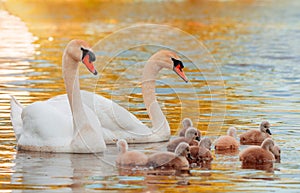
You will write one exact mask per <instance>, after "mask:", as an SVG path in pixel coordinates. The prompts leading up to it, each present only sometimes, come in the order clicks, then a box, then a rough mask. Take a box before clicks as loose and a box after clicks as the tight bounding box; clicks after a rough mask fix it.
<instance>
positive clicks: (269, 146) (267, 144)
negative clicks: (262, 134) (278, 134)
mask: <svg viewBox="0 0 300 193" xmlns="http://www.w3.org/2000/svg"><path fill="white" fill-rule="evenodd" d="M274 146H275V143H274V141H273V140H272V139H271V138H266V139H265V140H264V141H263V142H262V144H261V147H262V148H263V149H265V150H268V151H271V152H273V149H274Z"/></svg>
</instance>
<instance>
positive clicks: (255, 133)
mask: <svg viewBox="0 0 300 193" xmlns="http://www.w3.org/2000/svg"><path fill="white" fill-rule="evenodd" d="M271 135H272V134H271V131H270V123H269V122H268V121H263V122H261V124H260V130H254V129H251V130H249V131H247V132H246V133H243V134H241V135H240V143H241V145H260V144H261V143H262V142H263V141H264V140H265V139H266V138H270V137H271Z"/></svg>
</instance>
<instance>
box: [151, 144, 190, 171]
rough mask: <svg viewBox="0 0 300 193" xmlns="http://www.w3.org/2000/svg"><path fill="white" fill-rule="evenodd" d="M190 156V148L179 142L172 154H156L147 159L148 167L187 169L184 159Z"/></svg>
mask: <svg viewBox="0 0 300 193" xmlns="http://www.w3.org/2000/svg"><path fill="white" fill-rule="evenodd" d="M189 156H190V146H189V144H188V143H186V142H181V143H179V145H178V146H177V147H176V149H175V153H174V152H157V153H154V154H152V155H150V156H149V157H148V163H147V166H148V167H153V168H158V169H188V168H189V162H188V160H187V159H186V157H189Z"/></svg>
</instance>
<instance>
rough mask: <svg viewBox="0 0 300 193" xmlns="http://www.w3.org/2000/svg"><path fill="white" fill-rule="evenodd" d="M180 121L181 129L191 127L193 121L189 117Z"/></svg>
mask: <svg viewBox="0 0 300 193" xmlns="http://www.w3.org/2000/svg"><path fill="white" fill-rule="evenodd" d="M181 123H182V126H183V129H187V128H189V127H193V122H192V120H191V119H190V118H184V119H183V120H182V122H181Z"/></svg>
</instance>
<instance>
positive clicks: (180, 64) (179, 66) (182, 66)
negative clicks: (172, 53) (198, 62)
mask: <svg viewBox="0 0 300 193" xmlns="http://www.w3.org/2000/svg"><path fill="white" fill-rule="evenodd" d="M171 59H172V61H173V64H174V68H179V69H180V71H182V69H183V68H184V65H183V63H182V62H181V61H180V60H177V59H175V58H171Z"/></svg>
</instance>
